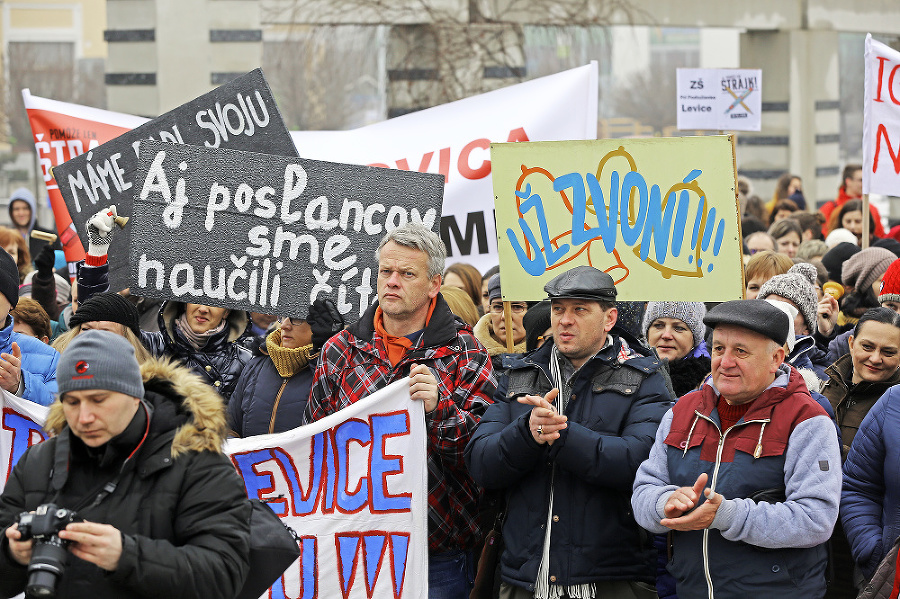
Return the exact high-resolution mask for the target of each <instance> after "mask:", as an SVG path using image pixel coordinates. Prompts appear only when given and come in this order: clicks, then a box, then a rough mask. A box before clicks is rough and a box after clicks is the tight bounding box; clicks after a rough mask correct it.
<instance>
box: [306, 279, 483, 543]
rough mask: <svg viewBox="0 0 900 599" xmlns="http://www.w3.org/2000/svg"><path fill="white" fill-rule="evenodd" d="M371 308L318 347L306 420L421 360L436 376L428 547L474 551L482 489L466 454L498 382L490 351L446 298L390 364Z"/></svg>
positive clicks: (428, 421) (429, 422)
mask: <svg viewBox="0 0 900 599" xmlns="http://www.w3.org/2000/svg"><path fill="white" fill-rule="evenodd" d="M375 308H376V306H372V307H370V308H369V309H368V310H367V311H366V313H365V314H363V316H362V318H361V319H360V320H359V322H357V323H355V324H353V325H351V326H350V327H348V328H347V329H346V330H344V331H341V332H340V333H338V334H337V335H335V336H334V337H332V338H331V339H329V340H328V342H326V343H325V345H324V346H323V347H322V354H321V356H320V358H319V365H318V367H317V368H316V374H315V379H314V380H313V385H312V390H311V392H310V397H309V403H308V404H307V406H306V412H305V413H304V414H303V422H304V424H305V423H309V422H314V421H316V420H320V419H322V418H324V417H326V416H328V415H330V414H333V413H335V412H337V411H338V410H340V409H341V408H343V407H345V406H348V405H350V404H352V403H353V402H355V401H357V400H359V399H361V398H363V397H366V396H367V395H369V394H371V393H373V392H374V391H376V390H378V389H381V388H383V387H386V386H387V385H389V384H390V383H392V382H394V381H396V380H398V379H401V378H404V377H407V376H409V370H410V364H412V363H413V362H415V363H417V364H425V365H427V366H428V367H429V368H431V371H432V372H433V373H434V374H435V376H436V377H437V379H438V405H437V408H436V409H435V410H434V411H433V412H431V413H430V414H426V415H425V425H426V427H427V429H428V547H429V551H430V552H432V553H442V552H446V551H455V550H460V549H471V548H473V547H475V546H476V544H477V543H478V542H479V541H480V540H481V531H480V527H479V521H478V497H479V494H480V492H479V489H478V487H477V486H476V485H475V482H474V481H473V480H472V478H471V477H470V476H469V472H468V470H467V469H466V465H465V461H464V459H463V451H464V450H465V448H466V443H468V442H469V438H470V437H471V435H472V433H473V432H474V430H475V427H476V426H477V425H478V422H479V421H480V420H481V416H482V415H483V414H484V411H485V410H486V409H487V406H488V405H489V404H490V403H492V401H493V399H492V398H493V396H494V391H496V389H497V381H496V380H495V378H494V374H493V370H492V367H491V360H490V357H489V356H488V353H487V350H485V349H484V347H483V346H482V345H481V344H480V343H479V342H478V340H477V339H476V338H475V336H474V335H473V334H472V329H471V328H469V326H468V325H466V324H463V323H462V322H461V321H459V320H457V319H456V317H455V316H454V315H453V313H452V312H451V311H450V308H449V307H448V306H447V302H446V301H444V298H443V297H442V296H440V295H439V296H438V301H437V306H436V307H435V309H434V313H433V314H432V316H431V319H430V320H429V321H428V324H427V325H426V326H425V330H424V332H423V333H422V335H421V336H420V337H419V340H418V341H417V342H416V343H415V345H414V346H413V347H412V348H411V349H410V350H409V352H408V353H407V354H406V356H405V357H404V358H403V359H402V360H400V362H398V363H397V365H396V366H391V362H390V360H389V359H388V356H387V351H386V350H385V348H384V343H383V342H382V340H381V337H380V336H379V335H378V333H376V332H375V329H374V326H373V318H374V315H375Z"/></svg>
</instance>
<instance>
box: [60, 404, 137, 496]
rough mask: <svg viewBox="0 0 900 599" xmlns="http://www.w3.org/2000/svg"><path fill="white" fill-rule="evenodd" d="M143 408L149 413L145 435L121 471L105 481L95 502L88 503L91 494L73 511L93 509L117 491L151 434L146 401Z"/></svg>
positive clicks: (126, 459) (123, 464)
mask: <svg viewBox="0 0 900 599" xmlns="http://www.w3.org/2000/svg"><path fill="white" fill-rule="evenodd" d="M139 405H140V406H141V407H142V408H144V412H145V413H146V414H147V424H146V426H145V427H144V435H143V436H142V437H141V440H140V442H139V443H138V444H137V446H136V447H135V448H134V450H133V451H132V452H131V453H130V454H129V455H128V457H127V458H125V461H124V462H123V463H122V467H121V468H119V473H118V474H116V476H115V478H113V479H112V480H111V481H109V482H107V483H104V485H103V486H102V487H101V488H100V490H99V491H98V492H97V494H96V495H94V497H93V502H91V503H90V505H88V502H89V501H91V495H90V494H89V495H88V496H87V497H85V498H84V499H82V500H81V501H80V502H79V503H78V505H77V506H75V507H74V508H72V510H73V511H76V512H77V511H81V510H84V509H89V510H90V509H93V508H95V507H97V506H98V505H100V503H101V502H102V501H103V500H104V499H106V498H107V497H109V496H110V495H112V494H113V492H115V490H116V487H118V486H119V481H120V480H121V479H122V474H124V473H125V468H126V467H128V465H129V464H130V463H131V459H132V458H133V457H134V456H135V454H136V453H137V452H138V450H139V449H140V448H141V446H142V445H143V444H144V441H146V440H147V436H148V435H149V434H150V411H149V410H148V409H147V406H146V405H144V402H141V403H140V404H139Z"/></svg>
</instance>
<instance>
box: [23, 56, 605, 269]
mask: <svg viewBox="0 0 900 599" xmlns="http://www.w3.org/2000/svg"><path fill="white" fill-rule="evenodd" d="M598 93H599V92H598V87H597V63H596V62H592V63H591V64H589V65H587V66H583V67H578V68H576V69H571V70H568V71H563V72H562V73H557V74H555V75H549V76H547V77H541V78H539V79H534V80H531V81H526V82H525V83H520V84H518V85H512V86H509V87H505V88H503V89H499V90H496V91H492V92H488V93H486V94H481V95H478V96H472V97H470V98H465V99H462V100H458V101H456V102H451V103H449V104H444V105H441V106H436V107H434V108H429V109H426V110H422V111H419V112H414V113H411V114H407V115H404V116H400V117H397V118H393V119H389V120H387V121H383V122H380V123H376V124H374V125H369V126H367V127H361V128H359V129H353V130H351V131H292V132H291V135H292V136H293V139H294V144H295V145H296V146H297V150H298V152H299V153H300V157H301V158H310V159H315V160H327V161H331V162H343V163H347V164H366V165H367V164H372V165H377V166H384V167H390V168H397V169H404V170H417V171H420V172H430V173H439V174H442V175H444V178H445V180H446V187H445V189H444V206H443V218H442V221H441V228H440V230H441V237H442V238H443V239H444V242H445V243H446V244H447V252H448V263H452V262H460V261H462V262H469V263H471V264H473V265H474V266H475V267H476V268H478V269H479V270H481V271H482V272H484V271H486V270H487V269H488V268H490V267H492V266H495V265H496V264H497V263H498V258H497V233H496V230H495V227H494V215H493V206H494V196H493V190H492V189H491V179H490V177H489V175H490V174H491V161H490V145H491V143H492V142H506V141H559V140H567V139H596V138H597V99H598ZM25 102H26V108H28V109H29V116H30V117H31V122H32V130H33V131H34V135H35V138H34V141H35V147H36V148H37V152H38V157H39V159H40V160H41V164H42V166H44V179H45V181H46V183H47V185H48V186H49V188H50V189H51V198H53V197H56V196H59V192H58V191H55V190H56V187H55V182H54V181H53V180H52V178H51V175H50V173H49V168H50V167H51V166H55V165H57V164H59V163H60V162H62V161H64V160H68V159H70V158H73V157H74V156H76V155H78V154H80V153H82V152H84V151H87V149H88V148H89V147H93V146H94V145H96V144H97V141H98V140H99V141H100V142H101V143H102V142H105V141H107V140H108V139H111V138H112V137H114V136H115V135H111V136H110V134H111V133H115V131H118V133H123V132H124V131H126V130H127V129H128V128H132V127H137V126H139V125H140V124H142V123H143V122H145V121H146V119H141V118H139V117H131V116H130V115H123V114H120V113H116V112H109V111H105V110H98V109H95V108H88V107H86V106H79V105H77V104H67V103H65V102H57V101H54V100H47V99H45V98H39V97H36V96H31V95H30V94H27V95H26V96H25ZM38 119H40V120H38ZM92 124H103V125H109V126H110V127H105V128H102V129H101V130H99V133H98V132H97V131H95V129H97V127H95V126H92ZM115 128H119V129H118V130H117V129H115ZM118 133H116V134H118ZM48 137H49V138H51V139H50V140H49V144H48V143H47V142H48ZM57 138H58V139H57ZM82 139H83V143H82V141H79V140H82ZM76 142H77V143H76ZM57 145H58V146H59V147H56V146H57ZM57 204H59V205H61V206H62V208H63V210H65V204H64V203H63V202H62V198H61V196H60V197H59V202H57ZM57 204H54V211H55V214H56V218H57V225H58V228H60V230H64V229H66V228H67V227H68V226H69V225H70V223H71V218H68V213H65V216H63V215H60V214H59V213H58V210H57V208H56V206H57ZM60 222H62V224H60ZM73 243H76V244H77V243H78V242H77V239H75V241H74V242H73ZM77 250H79V251H80V250H81V247H80V244H78V246H77ZM73 251H74V250H73ZM73 256H75V254H73ZM70 259H72V260H74V259H78V257H72V258H70Z"/></svg>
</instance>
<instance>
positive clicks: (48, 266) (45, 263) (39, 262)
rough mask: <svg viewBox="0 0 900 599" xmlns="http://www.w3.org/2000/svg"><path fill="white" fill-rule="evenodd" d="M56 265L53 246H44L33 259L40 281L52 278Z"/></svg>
mask: <svg viewBox="0 0 900 599" xmlns="http://www.w3.org/2000/svg"><path fill="white" fill-rule="evenodd" d="M55 264H56V252H54V251H53V246H51V245H50V244H49V243H48V244H46V245H45V246H44V247H43V248H41V251H40V252H39V253H38V255H37V258H35V259H34V266H35V267H36V269H37V271H38V274H40V275H41V278H42V279H49V278H50V277H52V276H53V266H54V265H55Z"/></svg>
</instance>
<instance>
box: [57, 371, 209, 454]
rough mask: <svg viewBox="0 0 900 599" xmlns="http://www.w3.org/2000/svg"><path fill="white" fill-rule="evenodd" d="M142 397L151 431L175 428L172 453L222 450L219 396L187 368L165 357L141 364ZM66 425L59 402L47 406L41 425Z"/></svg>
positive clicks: (163, 431)
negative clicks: (45, 420)
mask: <svg viewBox="0 0 900 599" xmlns="http://www.w3.org/2000/svg"><path fill="white" fill-rule="evenodd" d="M141 376H142V378H143V380H144V401H145V402H146V403H147V404H148V405H149V406H150V407H151V408H152V410H153V415H152V417H151V426H150V431H151V434H152V435H154V436H156V435H160V434H163V433H166V432H168V431H171V430H173V429H174V430H175V436H174V438H173V439H172V457H177V456H179V455H181V454H183V453H186V452H191V451H212V452H215V453H221V452H222V445H223V443H224V442H225V439H226V436H227V424H226V419H225V405H224V404H223V402H222V397H221V396H220V395H219V394H218V393H216V392H215V391H214V390H213V389H212V388H211V387H210V386H209V385H207V384H206V383H205V382H204V381H203V379H201V378H200V377H199V376H197V375H196V374H194V373H192V372H191V371H190V370H189V369H187V368H184V367H183V366H179V365H178V364H177V363H175V362H173V361H171V360H168V359H155V358H154V359H150V360H148V361H147V362H144V363H143V364H142V365H141ZM65 427H66V417H65V414H64V413H63V406H62V403H61V402H60V401H59V399H58V398H57V400H56V401H54V402H53V404H52V405H51V406H50V412H49V414H48V415H47V422H46V425H45V427H44V428H45V429H46V430H47V432H49V433H50V434H51V435H55V434H58V433H60V432H61V431H62V430H63V429H64V428H65Z"/></svg>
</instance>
